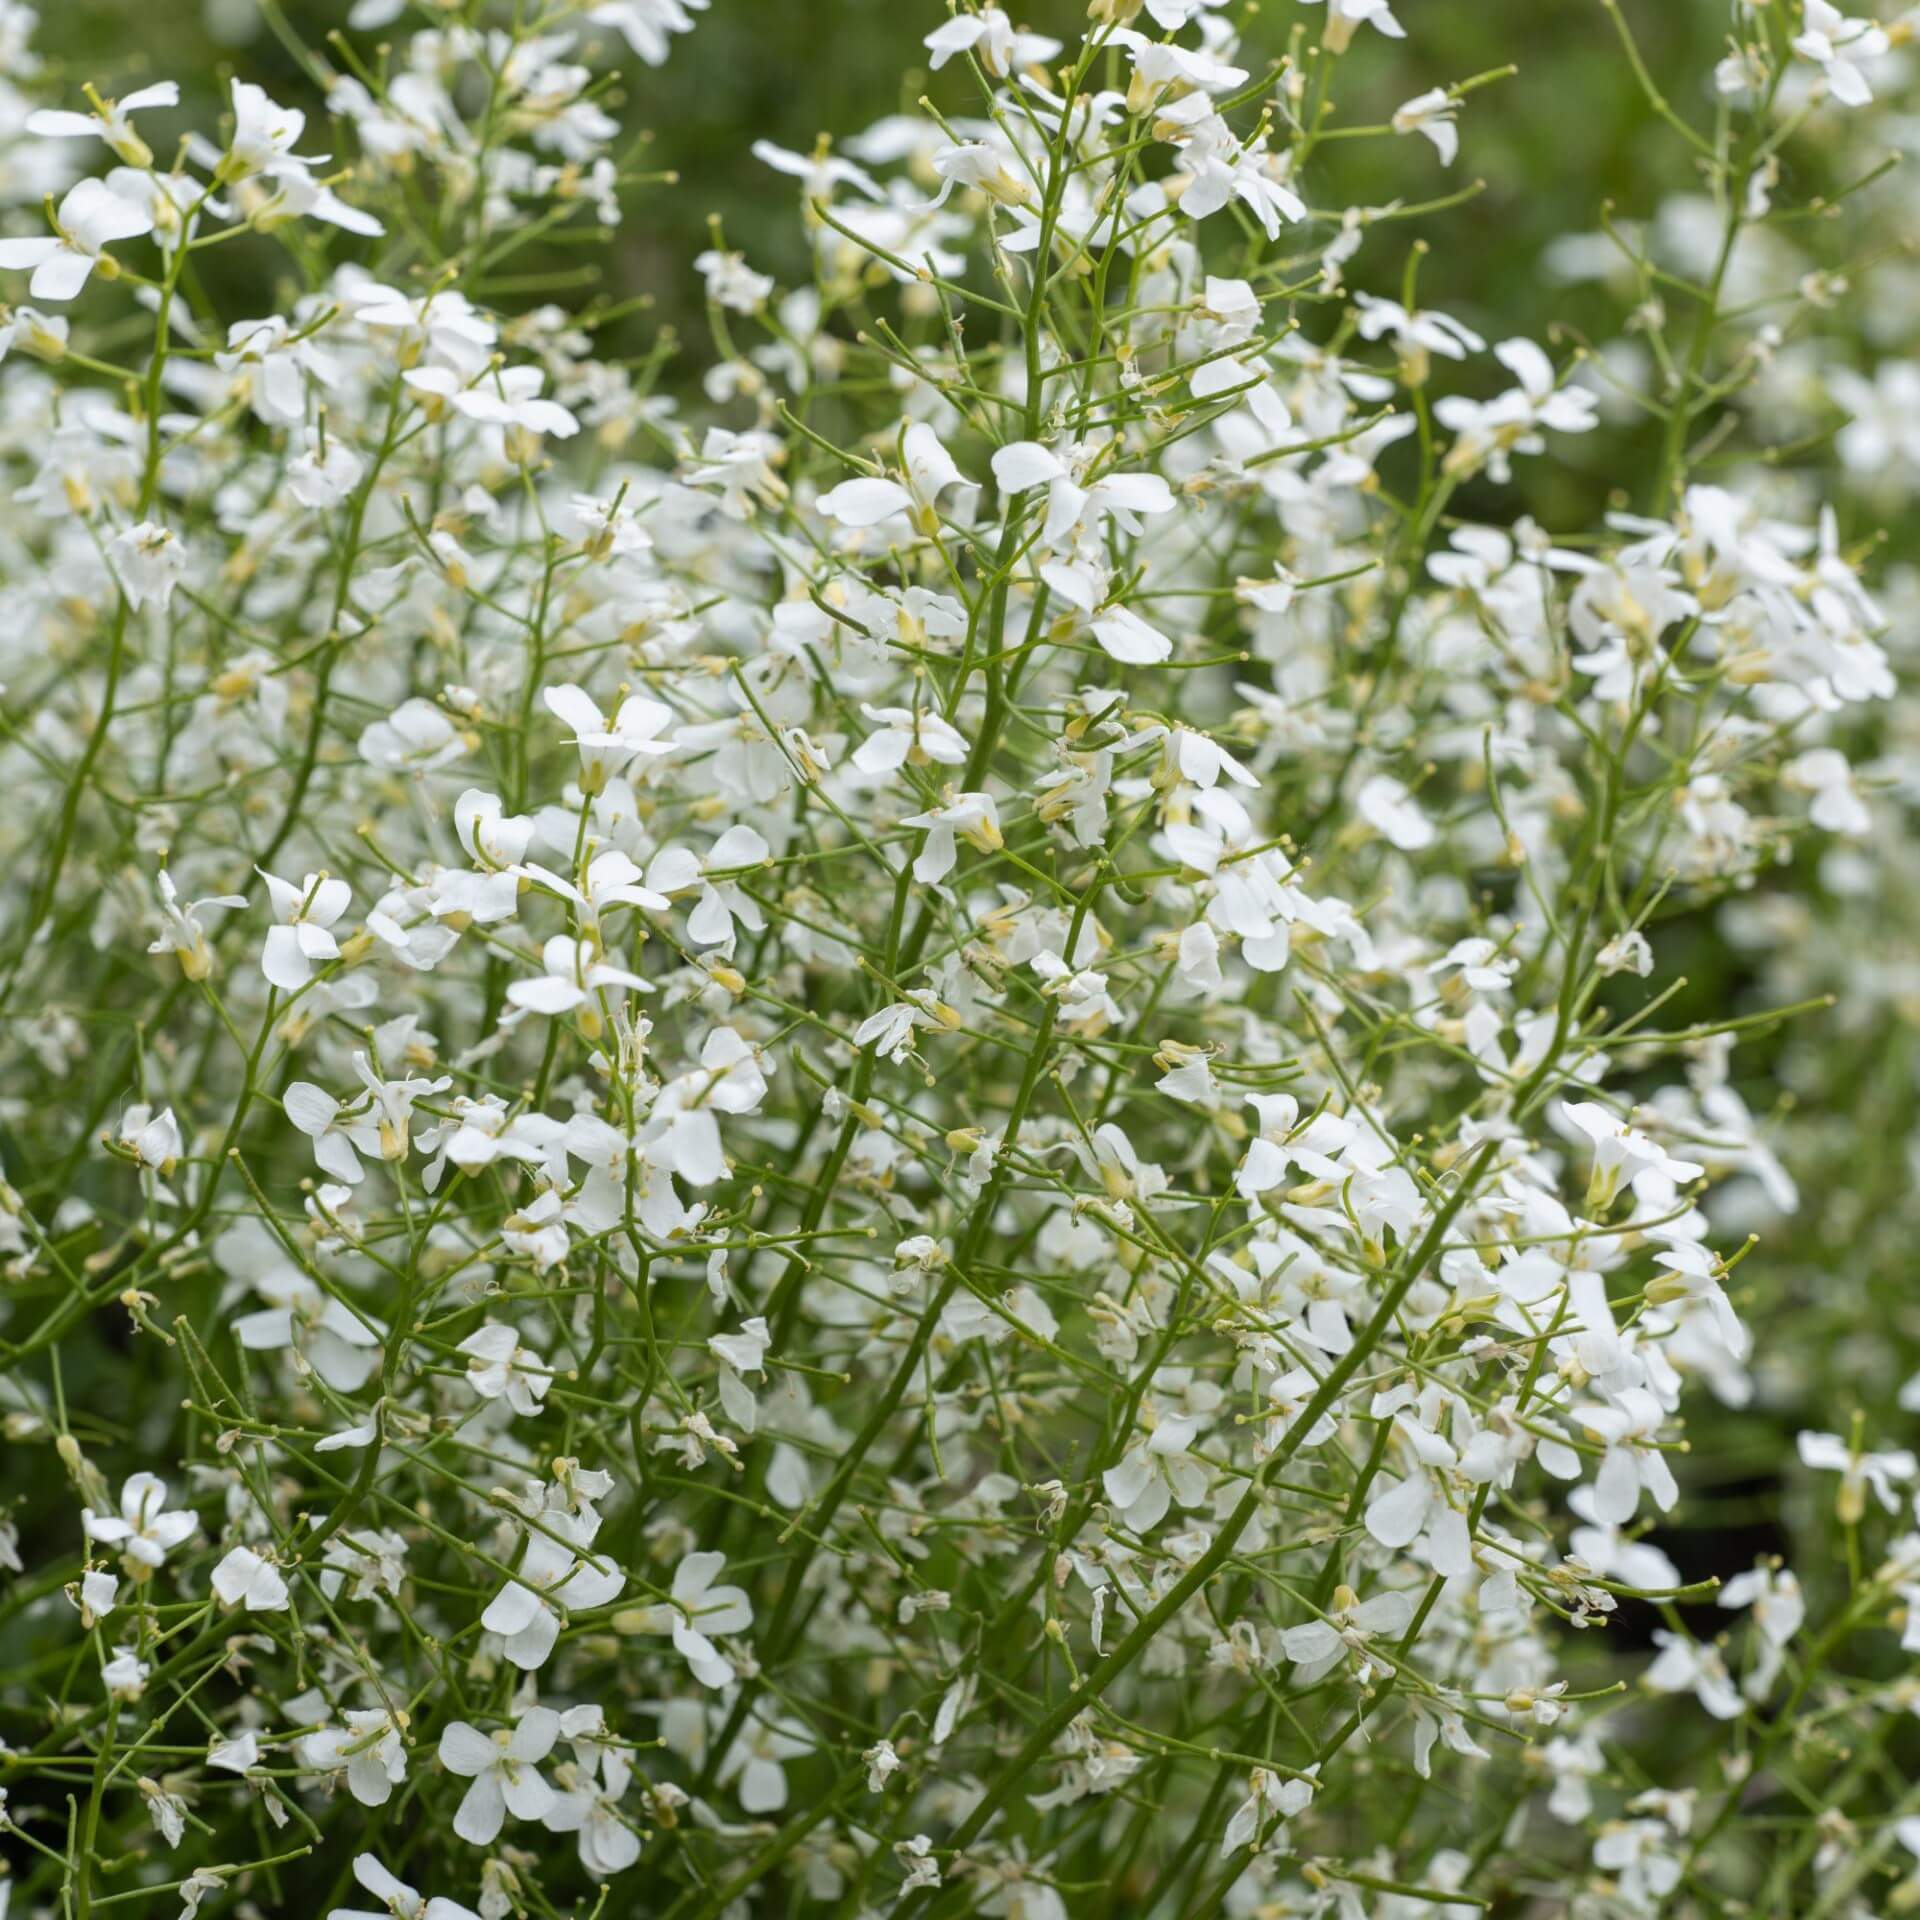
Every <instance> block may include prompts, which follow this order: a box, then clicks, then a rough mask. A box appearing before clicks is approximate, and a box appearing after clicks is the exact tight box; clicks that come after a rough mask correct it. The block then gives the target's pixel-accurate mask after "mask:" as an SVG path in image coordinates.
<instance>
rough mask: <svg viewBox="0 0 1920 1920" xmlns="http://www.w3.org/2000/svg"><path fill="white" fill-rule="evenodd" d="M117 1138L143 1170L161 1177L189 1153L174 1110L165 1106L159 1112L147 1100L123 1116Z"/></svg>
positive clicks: (131, 1108)
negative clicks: (151, 1171) (181, 1136)
mask: <svg viewBox="0 0 1920 1920" xmlns="http://www.w3.org/2000/svg"><path fill="white" fill-rule="evenodd" d="M116 1137H117V1139H118V1141H119V1144H120V1145H121V1147H122V1148H124V1149H125V1150H126V1152H128V1153H130V1154H131V1155H132V1156H133V1157H134V1159H136V1160H138V1161H139V1162H140V1164H141V1165H142V1166H143V1167H149V1168H151V1169H152V1170H153V1171H154V1172H155V1173H159V1174H168V1173H171V1172H172V1171H173V1169H174V1166H175V1164H176V1163H177V1162H178V1160H179V1158H180V1156H181V1155H182V1154H183V1153H184V1152H185V1151H186V1144H185V1142H184V1141H182V1140H181V1138H180V1123H179V1122H178V1121H177V1120H176V1119H175V1118H174V1117H173V1109H172V1108H171V1107H163V1108H162V1109H161V1110H160V1112H158V1113H155V1112H154V1110H153V1109H152V1107H150V1106H149V1105H147V1103H146V1102H145V1101H144V1100H143V1101H140V1102H138V1103H137V1104H135V1105H134V1106H131V1107H129V1108H128V1109H127V1110H126V1112H125V1113H124V1114H123V1115H121V1118H120V1129H119V1133H118V1135H117V1136H116Z"/></svg>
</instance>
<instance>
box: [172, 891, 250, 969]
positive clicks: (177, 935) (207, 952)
mask: <svg viewBox="0 0 1920 1920" xmlns="http://www.w3.org/2000/svg"><path fill="white" fill-rule="evenodd" d="M154 885H155V886H156V887H157V889H158V890H159V894H160V914H161V928H160V933H159V935H158V937H157V938H156V939H155V940H154V941H153V943H152V944H151V945H150V946H149V947H148V948H147V951H148V952H149V953H171V954H173V955H174V956H175V958H176V959H177V960H178V961H179V962H180V971H181V972H182V973H183V974H185V975H186V977H187V978H188V979H189V980H205V979H207V978H208V977H209V976H210V975H211V974H212V972H213V952H212V949H211V948H209V947H208V945H207V931H206V929H205V928H204V927H203V926H201V924H200V916H201V914H203V913H205V912H207V911H208V910H209V909H211V908H213V907H244V906H245V905H246V904H247V899H246V895H245V894H241V893H216V894H211V895H209V896H208V897H207V898H206V899H204V900H191V901H188V902H187V903H186V904H185V905H184V906H183V905H182V904H181V902H180V891H179V889H178V888H177V887H176V886H175V885H174V883H173V875H172V874H170V873H169V872H167V870H166V869H165V868H164V867H162V868H161V869H160V872H159V874H158V875H157V876H156V878H155V881H154Z"/></svg>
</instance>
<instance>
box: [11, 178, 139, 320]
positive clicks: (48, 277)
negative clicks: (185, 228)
mask: <svg viewBox="0 0 1920 1920" xmlns="http://www.w3.org/2000/svg"><path fill="white" fill-rule="evenodd" d="M53 224H54V236H55V237H54V238H52V239H50V240H0V267H11V268H13V269H14V270H15V271H16V272H23V273H24V272H26V271H28V270H31V271H32V274H33V278H32V280H31V281H29V282H28V287H29V290H30V291H31V292H32V294H33V297H34V298H35V299H36V300H72V299H74V298H75V297H76V296H77V295H78V294H79V292H80V290H81V288H82V287H84V286H85V285H86V284H87V281H88V279H89V277H90V276H91V275H92V273H93V270H94V268H95V267H96V266H98V265H99V264H100V262H101V260H102V258H103V257H104V256H105V254H106V250H107V248H108V247H109V246H111V245H112V244H113V242H114V241H116V240H132V239H136V238H138V236H139V235H141V234H143V233H151V232H152V231H153V221H152V218H151V217H150V216H149V215H148V214H147V213H146V212H145V211H144V210H143V209H142V208H140V207H137V206H135V205H134V204H133V202H132V201H130V200H126V199H123V198H122V197H121V196H120V195H119V194H117V193H115V192H114V191H113V189H112V188H111V187H109V186H107V185H106V184H105V182H104V181H100V180H82V181H81V182H80V184H79V185H78V186H76V187H74V188H73V189H72V190H71V191H70V192H69V193H68V195H67V197H66V198H65V199H64V200H62V201H61V202H60V211H59V212H58V213H56V214H55V215H54V220H53Z"/></svg>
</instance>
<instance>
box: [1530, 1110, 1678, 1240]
mask: <svg viewBox="0 0 1920 1920" xmlns="http://www.w3.org/2000/svg"><path fill="white" fill-rule="evenodd" d="M1560 1115H1561V1118H1562V1119H1563V1120H1564V1121H1565V1122H1566V1123H1567V1125H1568V1126H1569V1127H1571V1128H1572V1129H1573V1130H1575V1131H1576V1132H1578V1133H1581V1134H1584V1135H1585V1136H1586V1138H1587V1140H1588V1141H1590V1142H1591V1143H1592V1146H1593V1173H1592V1176H1591V1178H1590V1179H1589V1180H1588V1182H1587V1205H1588V1206H1589V1207H1592V1208H1594V1209H1596V1210H1597V1211H1599V1212H1605V1211H1606V1210H1607V1209H1608V1208H1609V1207H1611V1206H1612V1205H1613V1202H1614V1199H1615V1197H1616V1196H1617V1195H1618V1194H1619V1191H1620V1189H1621V1187H1622V1185H1626V1186H1634V1185H1636V1183H1637V1182H1639V1181H1640V1180H1641V1179H1642V1178H1643V1177H1644V1176H1646V1175H1649V1174H1651V1175H1654V1176H1655V1177H1657V1178H1659V1179H1661V1180H1669V1181H1672V1182H1673V1183H1674V1184H1675V1185H1676V1186H1685V1185H1686V1184H1687V1182H1688V1181H1690V1180H1697V1179H1699V1178H1700V1176H1701V1174H1702V1173H1703V1172H1705V1169H1704V1168H1703V1167H1701V1166H1699V1165H1697V1164H1696V1163H1695V1162H1694V1161H1691V1160H1681V1159H1677V1158H1676V1157H1675V1156H1674V1155H1672V1154H1670V1153H1669V1152H1668V1151H1667V1150H1666V1148H1664V1147H1663V1146H1661V1145H1660V1144H1659V1142H1658V1141H1656V1140H1652V1139H1650V1138H1649V1137H1648V1136H1647V1135H1646V1134H1644V1133H1638V1132H1636V1131H1635V1130H1634V1129H1633V1128H1632V1127H1630V1126H1628V1125H1627V1123H1626V1122H1625V1121H1624V1120H1621V1119H1619V1118H1617V1117H1616V1116H1615V1115H1613V1114H1611V1113H1609V1112H1608V1111H1607V1109H1606V1108H1605V1107H1603V1106H1601V1105H1600V1104H1599V1103H1598V1102H1597V1101H1593V1100H1568V1101H1564V1102H1562V1104H1561V1107H1560Z"/></svg>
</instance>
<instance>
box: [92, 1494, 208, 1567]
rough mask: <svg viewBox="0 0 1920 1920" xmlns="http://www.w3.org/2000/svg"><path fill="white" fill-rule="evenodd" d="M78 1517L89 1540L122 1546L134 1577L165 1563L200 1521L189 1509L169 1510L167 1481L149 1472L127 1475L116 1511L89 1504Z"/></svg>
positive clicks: (188, 1537) (194, 1532)
mask: <svg viewBox="0 0 1920 1920" xmlns="http://www.w3.org/2000/svg"><path fill="white" fill-rule="evenodd" d="M80 1520H81V1524H82V1526H84V1527H85V1529H86V1534H87V1538H88V1539H89V1540H98V1541H100V1542H101V1543H102V1544H103V1545H106V1546H114V1547H118V1548H119V1549H120V1550H121V1552H122V1554H123V1555H124V1556H125V1559H126V1562H127V1571H128V1572H129V1573H131V1574H132V1575H133V1577H134V1578H135V1579H136V1580H142V1579H144V1578H145V1577H146V1575H147V1573H149V1572H151V1571H152V1570H153V1569H154V1568H156V1567H159V1566H162V1565H164V1564H165V1561H166V1558H167V1555H168V1554H169V1553H171V1552H172V1551H173V1549H174V1548H175V1547H177V1546H179V1545H180V1544H181V1543H182V1542H183V1541H186V1540H190V1539H192V1537H193V1536H194V1534H196V1533H197V1532H199V1530H200V1522H199V1521H198V1520H197V1519H196V1518H195V1517H194V1516H193V1515H192V1514H191V1513H187V1512H184V1511H181V1512H172V1513H170V1512H168V1510H167V1483H166V1482H165V1481H164V1480H162V1479H160V1478H159V1476H158V1475H157V1474H151V1473H133V1474H129V1475H128V1476H127V1479H126V1484H125V1485H124V1486H122V1487H121V1489H120V1511H119V1513H118V1514H117V1515H116V1514H98V1513H95V1512H94V1511H93V1509H92V1508H91V1507H88V1508H85V1509H83V1510H82V1512H81V1515H80Z"/></svg>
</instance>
